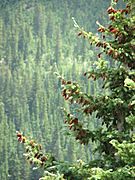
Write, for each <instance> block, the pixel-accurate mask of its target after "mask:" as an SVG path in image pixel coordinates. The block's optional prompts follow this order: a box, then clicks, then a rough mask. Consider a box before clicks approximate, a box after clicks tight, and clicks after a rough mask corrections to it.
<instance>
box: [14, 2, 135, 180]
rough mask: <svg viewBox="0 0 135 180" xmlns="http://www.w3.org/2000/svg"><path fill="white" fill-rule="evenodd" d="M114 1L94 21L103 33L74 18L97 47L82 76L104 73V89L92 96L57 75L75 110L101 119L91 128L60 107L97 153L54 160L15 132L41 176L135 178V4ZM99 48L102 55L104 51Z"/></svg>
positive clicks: (81, 33)
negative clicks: (104, 20) (103, 19)
mask: <svg viewBox="0 0 135 180" xmlns="http://www.w3.org/2000/svg"><path fill="white" fill-rule="evenodd" d="M117 2H118V0H113V1H112V4H111V6H110V7H109V8H108V9H107V13H108V15H109V23H108V25H106V26H103V25H101V24H100V23H99V22H97V24H98V26H99V28H98V32H99V33H101V37H97V36H95V35H93V33H91V32H86V31H84V30H83V29H82V28H80V27H79V26H78V24H77V23H76V21H75V20H74V24H75V27H77V28H78V29H79V33H78V36H83V37H84V38H86V39H88V40H89V42H90V44H91V45H94V46H96V47H99V48H101V53H99V54H98V61H97V63H96V65H94V66H93V68H92V69H91V70H90V71H89V72H86V73H85V74H84V76H86V77H88V79H89V78H92V79H93V81H96V80H98V79H102V88H103V89H105V93H100V94H98V95H94V96H93V95H90V94H87V93H85V92H83V91H82V90H81V88H80V86H79V84H78V83H76V82H72V81H66V80H65V79H64V78H63V77H61V76H58V77H59V79H60V80H61V83H62V96H63V97H64V99H65V100H66V101H69V102H70V103H71V104H77V105H78V107H79V111H81V112H82V113H83V114H85V115H87V116H91V115H93V114H94V113H96V118H97V119H98V120H99V121H100V123H99V125H98V127H96V128H95V129H94V130H92V129H91V128H90V127H89V128H87V126H85V123H84V122H83V121H82V120H81V119H79V117H76V116H75V115H72V114H71V112H67V111H66V110H64V112H65V121H64V122H65V124H66V125H67V127H68V128H69V131H71V132H72V134H73V136H74V137H75V139H76V140H77V141H79V142H80V143H81V144H84V145H87V144H88V143H89V142H90V140H91V141H92V142H94V143H96V149H95V151H96V152H97V159H95V160H94V161H90V163H89V164H87V163H84V162H83V161H82V160H80V161H78V163H76V164H67V163H63V162H58V161H57V160H56V159H55V158H54V157H53V156H52V155H50V154H45V155H44V154H43V153H42V148H41V146H40V145H38V143H36V142H35V141H33V140H29V139H26V137H25V136H23V135H22V134H21V133H19V132H17V137H18V140H19V141H21V142H23V143H24V144H25V146H26V148H27V153H26V154H25V155H26V157H27V159H30V161H31V163H34V164H36V165H38V166H43V167H44V169H45V170H46V171H45V172H46V176H45V177H44V178H41V179H47V177H48V178H54V179H55V178H56V177H57V178H58V177H59V178H60V179H72V180H74V179H75V180H76V179H80V180H81V179H84V180H85V179H108V180H110V179H114V180H115V179H116V178H117V179H118V180H124V179H129V180H130V179H131V180H132V179H134V178H135V167H134V164H135V144H134V140H135V137H134V133H133V127H134V121H135V95H134V94H135V72H134V69H135V61H134V60H135V59H134V57H135V52H134V38H135V29H134V23H135V16H134V9H135V4H134V1H132V0H128V2H127V4H126V7H125V8H123V9H116V7H115V6H116V5H117ZM103 53H104V54H106V56H103ZM107 57H109V58H111V59H112V61H114V63H113V64H111V66H110V65H109V60H106V58H107ZM109 58H108V59H109ZM32 153H34V154H33V156H34V157H33V156H32V155H31V154H32ZM59 173H60V174H61V175H60V174H59Z"/></svg>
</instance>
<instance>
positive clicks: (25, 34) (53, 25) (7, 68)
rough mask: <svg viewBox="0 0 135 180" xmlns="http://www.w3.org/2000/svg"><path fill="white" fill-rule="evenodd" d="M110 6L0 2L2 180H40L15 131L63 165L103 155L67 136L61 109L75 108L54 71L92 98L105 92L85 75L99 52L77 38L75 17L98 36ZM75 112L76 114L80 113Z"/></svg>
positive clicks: (90, 0)
mask: <svg viewBox="0 0 135 180" xmlns="http://www.w3.org/2000/svg"><path fill="white" fill-rule="evenodd" d="M109 4H110V1H109V0H108V1H106V0H96V1H95V0H79V1H77V0H73V1H70V0H51V1H49V0H39V1H36V0H21V1H18V0H3V1H2V0H1V1H0V179H2V180H7V179H11V180H19V179H20V180H22V179H26V180H27V179H31V180H32V179H33V180H35V179H38V177H39V176H40V173H41V171H42V170H40V171H38V170H36V171H33V170H32V168H31V167H30V166H29V164H28V163H27V162H26V161H25V159H24V158H23V157H22V153H23V148H22V147H21V146H19V145H18V143H17V141H16V130H20V131H22V132H23V133H24V134H25V135H26V136H27V135H32V137H33V138H35V139H37V141H38V142H40V143H41V144H42V145H43V147H44V148H45V149H46V150H47V152H51V153H53V154H54V155H55V157H57V158H58V159H60V160H65V161H71V162H73V161H76V160H77V159H80V158H81V159H83V160H84V161H89V160H92V159H94V158H96V156H98V155H93V153H92V151H93V148H94V147H93V145H92V144H91V143H89V145H88V146H87V147H85V146H83V145H79V144H78V143H77V142H76V141H75V140H74V138H73V137H71V136H65V135H64V134H66V133H65V128H64V125H63V114H62V111H61V107H63V106H66V108H67V109H70V106H69V105H68V104H65V102H64V101H63V99H62V97H61V87H60V82H59V80H57V78H56V76H55V74H54V72H58V73H60V74H61V75H62V76H64V77H66V79H72V80H74V81H78V82H79V83H80V84H82V85H83V87H84V88H85V89H84V91H86V92H88V93H90V94H97V93H99V92H100V89H101V88H100V86H101V82H99V81H97V82H94V83H93V82H92V81H89V83H87V80H86V79H85V77H84V76H83V73H84V72H85V71H86V70H89V69H90V67H92V66H93V65H94V60H95V59H96V58H97V57H96V55H97V53H98V51H99V50H98V48H97V49H96V50H93V48H92V47H91V46H90V45H89V43H87V41H84V40H83V39H80V38H77V34H76V31H75V29H74V26H73V21H72V17H74V18H75V19H76V21H77V22H78V23H79V25H80V26H83V27H84V29H86V30H87V31H92V32H96V29H97V26H96V25H95V24H96V23H95V22H96V20H98V21H99V22H100V23H104V24H105V23H106V16H105V14H104V9H106V8H107V7H108V5H109ZM120 5H122V1H120ZM98 35H99V34H97V36H98ZM71 109H72V111H73V113H74V114H75V113H76V108H75V107H72V108H71ZM79 116H82V114H79ZM94 118H95V117H94V115H93V117H91V118H89V121H88V124H87V125H88V126H89V127H90V128H96V127H97V126H98V124H99V122H98V119H97V120H96V121H93V119H94ZM85 120H86V118H84V121H85Z"/></svg>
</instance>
